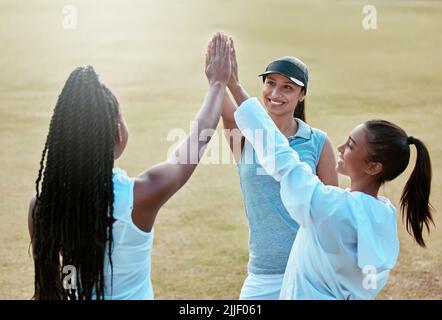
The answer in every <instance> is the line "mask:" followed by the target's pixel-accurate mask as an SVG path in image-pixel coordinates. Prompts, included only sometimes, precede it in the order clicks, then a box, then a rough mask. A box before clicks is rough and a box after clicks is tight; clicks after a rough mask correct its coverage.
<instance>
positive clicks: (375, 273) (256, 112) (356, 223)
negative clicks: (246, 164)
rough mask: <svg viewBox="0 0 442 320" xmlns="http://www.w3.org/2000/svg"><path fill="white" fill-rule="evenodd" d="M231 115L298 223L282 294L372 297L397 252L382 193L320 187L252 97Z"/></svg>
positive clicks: (392, 215)
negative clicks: (369, 193) (276, 183)
mask: <svg viewBox="0 0 442 320" xmlns="http://www.w3.org/2000/svg"><path fill="white" fill-rule="evenodd" d="M235 120H236V123H237V125H238V128H239V129H240V130H241V131H242V133H243V135H244V136H245V137H246V139H247V140H249V142H250V143H251V144H252V145H253V147H254V149H255V151H256V154H257V157H258V161H259V162H260V163H261V165H262V166H263V168H264V169H265V170H266V171H267V173H268V174H269V175H271V176H273V177H274V178H275V179H276V180H277V181H280V183H281V199H282V202H283V203H284V206H285V207H286V209H287V211H288V212H289V213H290V216H291V217H292V218H293V219H294V220H295V221H296V222H297V223H298V224H299V225H300V229H299V231H298V234H297V236H296V239H295V242H294V244H293V248H292V251H291V253H290V257H289V261H288V264H287V268H286V272H285V275H284V281H283V286H282V289H281V296H280V298H282V299H374V298H375V297H376V295H377V294H378V293H379V292H380V291H381V290H382V288H383V287H384V286H385V284H386V282H387V279H388V275H389V271H390V270H391V269H392V268H393V266H394V265H395V263H396V260H397V257H398V253H399V241H398V235H397V223H396V208H395V207H394V206H393V205H392V204H391V203H390V201H389V200H388V199H387V198H384V197H378V198H374V197H372V196H370V195H367V194H364V193H362V192H351V191H349V190H348V189H347V190H344V189H341V188H337V187H332V186H325V185H324V184H323V183H322V182H321V181H320V180H319V179H318V177H317V176H315V175H314V174H312V172H311V169H310V167H309V166H308V165H306V164H305V163H302V162H301V161H300V160H299V156H298V154H297V153H296V151H295V150H293V149H292V148H290V146H289V145H288V141H287V139H286V138H285V136H284V135H283V134H282V133H281V132H280V131H279V130H278V129H277V127H276V125H275V124H274V122H273V121H272V120H271V119H270V117H269V116H268V114H267V113H266V112H265V111H264V109H263V108H262V106H261V104H260V103H259V101H258V100H257V99H256V98H251V99H248V100H246V101H245V102H244V103H243V104H241V106H240V107H239V108H238V110H237V111H236V112H235ZM257 130H258V131H262V132H261V134H258V135H257V134H256V131H257ZM255 137H262V139H255Z"/></svg>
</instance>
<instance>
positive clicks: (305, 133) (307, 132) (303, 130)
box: [288, 118, 312, 140]
mask: <svg viewBox="0 0 442 320" xmlns="http://www.w3.org/2000/svg"><path fill="white" fill-rule="evenodd" d="M294 119H295V121H296V123H297V124H298V130H297V131H296V133H295V134H294V135H293V136H290V137H288V139H289V140H292V139H295V138H303V139H306V140H310V138H311V136H312V128H311V127H310V126H309V125H308V124H307V123H305V122H304V121H302V120H301V119H298V118H294Z"/></svg>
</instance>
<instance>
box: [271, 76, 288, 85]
mask: <svg viewBox="0 0 442 320" xmlns="http://www.w3.org/2000/svg"><path fill="white" fill-rule="evenodd" d="M267 78H268V79H270V80H272V81H276V79H275V78H273V77H272V76H267ZM284 83H286V84H291V85H293V84H294V83H293V82H292V81H290V80H287V81H284Z"/></svg>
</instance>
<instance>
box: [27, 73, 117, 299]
mask: <svg viewBox="0 0 442 320" xmlns="http://www.w3.org/2000/svg"><path fill="white" fill-rule="evenodd" d="M118 115H119V111H118V103H117V100H116V99H115V97H114V96H113V95H112V93H111V92H110V91H109V90H108V89H107V88H106V87H104V86H103V85H102V84H101V83H100V82H99V79H98V76H97V74H96V73H95V70H94V69H93V67H91V66H87V67H78V68H76V69H75V70H74V71H73V72H72V73H71V74H70V76H69V78H68V80H67V81H66V83H65V85H64V87H63V90H62V92H61V94H60V95H59V97H58V101H57V104H56V106H55V108H54V113H53V115H52V119H51V123H50V126H49V133H48V135H47V138H46V143H45V146H44V149H43V154H42V157H41V161H40V169H39V172H38V178H37V180H36V183H35V184H36V204H35V206H34V209H33V212H32V217H33V236H32V245H33V255H34V267H35V292H34V298H35V299H67V298H72V297H74V298H78V299H91V298H92V297H93V296H94V295H95V297H96V298H97V299H104V286H105V285H104V269H103V268H104V260H105V253H106V251H107V255H108V258H109V262H110V268H111V275H112V259H111V249H112V244H113V240H112V224H113V222H114V219H113V201H114V194H113V183H112V168H113V166H114V148H115V141H116V135H117V122H118ZM65 266H74V267H75V269H76V274H77V279H76V285H77V290H76V292H75V295H72V292H68V291H67V290H65V288H63V283H62V271H63V268H64V267H65ZM111 278H112V277H111Z"/></svg>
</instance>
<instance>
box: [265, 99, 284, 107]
mask: <svg viewBox="0 0 442 320" xmlns="http://www.w3.org/2000/svg"><path fill="white" fill-rule="evenodd" d="M267 101H268V102H270V103H271V104H273V105H275V106H282V105H284V104H285V102H280V101H275V100H272V99H267Z"/></svg>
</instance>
